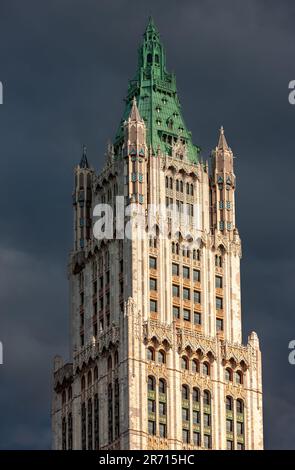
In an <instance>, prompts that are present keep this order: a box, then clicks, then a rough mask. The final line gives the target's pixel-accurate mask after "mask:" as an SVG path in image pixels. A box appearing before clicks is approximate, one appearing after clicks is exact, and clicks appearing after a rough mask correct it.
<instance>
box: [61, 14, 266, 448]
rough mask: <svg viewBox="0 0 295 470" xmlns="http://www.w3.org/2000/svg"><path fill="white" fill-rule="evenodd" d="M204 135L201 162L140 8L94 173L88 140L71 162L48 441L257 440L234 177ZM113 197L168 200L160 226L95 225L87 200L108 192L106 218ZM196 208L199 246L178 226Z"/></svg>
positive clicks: (155, 443)
mask: <svg viewBox="0 0 295 470" xmlns="http://www.w3.org/2000/svg"><path fill="white" fill-rule="evenodd" d="M216 142H217V145H216V147H215V148H214V150H213V151H212V154H211V157H210V161H209V162H204V161H203V160H202V159H201V157H200V148H199V147H198V146H197V145H194V144H193V141H192V135H191V132H190V131H189V130H188V129H187V127H186V124H185V122H184V120H183V117H182V111H181V105H180V102H179V98H178V95H177V89H176V80H175V76H174V75H173V74H171V73H169V72H167V70H166V63H165V52H164V49H163V46H162V43H161V40H160V37H159V33H158V30H157V28H156V26H155V24H154V22H153V20H152V19H150V20H149V22H148V25H147V28H146V31H145V33H144V36H143V42H142V44H141V46H140V48H139V51H138V66H137V71H136V74H135V76H134V79H133V80H130V82H129V85H128V91H127V96H126V99H125V109H124V112H123V117H122V120H121V122H120V124H119V127H118V131H117V134H116V136H115V138H114V140H113V142H112V143H111V144H109V145H108V150H107V155H106V161H105V163H104V166H103V168H102V170H101V172H100V173H99V174H97V173H96V172H95V171H94V169H93V168H92V167H91V165H90V163H89V162H88V158H87V155H86V149H84V150H83V153H82V158H81V161H80V163H79V165H78V166H77V167H76V168H75V183H74V191H73V215H74V224H73V228H74V230H73V235H74V237H73V238H74V242H73V248H72V251H71V252H70V255H69V263H68V278H69V284H70V325H71V326H70V340H71V341H70V349H71V352H70V362H66V363H65V362H64V361H63V360H62V358H61V357H59V356H56V357H55V360H54V377H53V400H52V433H53V448H54V449H89V450H90V449H94V450H99V449H132V450H135V449H144V450H146V449H174V450H177V449H197V450H198V449H200V450H201V449H204V450H206V449H228V450H243V449H246V450H248V449H262V448H263V421H262V415H263V408H262V379H261V353H260V349H259V340H258V337H257V334H256V333H255V332H252V333H251V334H250V336H249V337H248V341H247V344H243V343H242V326H241V295H240V290H241V286H240V259H241V240H240V237H239V232H238V228H237V226H236V218H235V214H236V207H235V190H236V177H235V174H234V167H233V152H232V150H231V148H230V147H229V146H228V143H227V140H226V137H225V133H224V130H223V128H221V129H220V131H219V136H218V135H217V137H216ZM118 196H122V199H123V207H124V205H125V206H126V207H127V206H129V205H130V204H131V206H132V207H133V208H134V209H136V208H141V209H142V210H143V212H144V214H147V212H148V207H149V205H151V204H153V205H155V206H157V205H164V206H165V207H167V208H168V210H167V217H166V225H167V227H168V234H167V236H165V237H160V236H159V230H158V227H156V229H155V230H154V231H153V232H152V236H151V234H150V233H149V232H148V231H147V232H146V236H144V237H141V238H139V237H137V236H136V233H135V231H136V224H133V225H132V228H131V232H132V233H131V234H133V235H134V236H132V237H126V236H123V237H122V236H118V234H117V233H116V231H115V230H114V236H113V237H112V238H106V237H102V238H100V239H98V238H97V237H95V236H94V232H93V225H94V223H95V219H96V218H95V216H94V215H93V210H94V208H95V206H96V205H97V204H101V203H104V204H108V205H109V206H110V207H111V208H112V209H113V224H114V226H115V223H116V218H117V217H118V215H119V214H118V213H116V210H118V209H117V208H116V198H117V197H118ZM172 205H173V206H176V207H177V208H178V209H179V224H178V229H177V231H176V232H172V231H170V230H169V228H170V226H171V225H172V223H173V221H172V214H171V213H170V211H169V207H170V206H172ZM184 207H186V208H187V207H188V208H189V210H188V217H184V215H183V214H182V211H183V208H184ZM196 207H198V208H199V210H198V212H199V216H198V220H199V222H198V233H199V238H198V244H197V245H196V244H192V243H189V240H188V238H187V232H188V231H189V230H190V229H191V233H192V236H193V235H194V230H195V227H193V226H192V227H191V226H190V224H191V223H192V222H191V221H192V220H193V217H194V210H195V208H196ZM146 217H147V216H146ZM156 220H157V215H156ZM133 231H134V233H133Z"/></svg>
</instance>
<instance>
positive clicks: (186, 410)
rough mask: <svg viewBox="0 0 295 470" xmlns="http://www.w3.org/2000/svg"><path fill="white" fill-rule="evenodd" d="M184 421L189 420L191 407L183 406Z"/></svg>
mask: <svg viewBox="0 0 295 470" xmlns="http://www.w3.org/2000/svg"><path fill="white" fill-rule="evenodd" d="M182 421H189V409H188V408H182Z"/></svg>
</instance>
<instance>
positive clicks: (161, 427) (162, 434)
mask: <svg viewBox="0 0 295 470" xmlns="http://www.w3.org/2000/svg"><path fill="white" fill-rule="evenodd" d="M159 433H160V437H166V434H167V433H166V424H164V423H160V424H159Z"/></svg>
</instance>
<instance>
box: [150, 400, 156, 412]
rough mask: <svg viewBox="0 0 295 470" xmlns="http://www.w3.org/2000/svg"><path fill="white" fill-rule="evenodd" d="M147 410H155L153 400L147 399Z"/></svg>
mask: <svg viewBox="0 0 295 470" xmlns="http://www.w3.org/2000/svg"><path fill="white" fill-rule="evenodd" d="M148 411H149V413H155V412H156V402H155V400H148Z"/></svg>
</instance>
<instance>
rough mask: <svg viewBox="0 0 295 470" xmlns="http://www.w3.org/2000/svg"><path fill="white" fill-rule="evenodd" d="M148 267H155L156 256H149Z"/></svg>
mask: <svg viewBox="0 0 295 470" xmlns="http://www.w3.org/2000/svg"><path fill="white" fill-rule="evenodd" d="M150 269H157V258H154V257H153V256H150Z"/></svg>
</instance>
